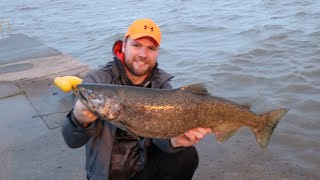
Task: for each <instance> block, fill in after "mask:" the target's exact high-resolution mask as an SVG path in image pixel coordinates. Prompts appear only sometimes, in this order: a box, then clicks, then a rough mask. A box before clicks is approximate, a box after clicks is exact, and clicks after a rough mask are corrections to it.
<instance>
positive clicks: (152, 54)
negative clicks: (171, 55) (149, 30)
mask: <svg viewBox="0 0 320 180" xmlns="http://www.w3.org/2000/svg"><path fill="white" fill-rule="evenodd" d="M122 52H123V53H124V66H125V68H126V70H127V73H129V76H135V77H142V76H146V75H148V73H149V72H150V71H151V70H152V69H153V67H154V66H155V64H156V62H157V58H158V54H159V47H158V45H157V43H156V42H155V41H154V40H153V39H152V38H150V37H142V38H139V39H136V40H134V39H132V38H130V37H128V39H127V42H126V43H124V44H123V46H122Z"/></svg>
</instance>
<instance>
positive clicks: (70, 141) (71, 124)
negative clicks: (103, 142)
mask: <svg viewBox="0 0 320 180" xmlns="http://www.w3.org/2000/svg"><path fill="white" fill-rule="evenodd" d="M95 124H96V123H91V124H90V125H89V126H88V127H85V128H84V127H82V126H81V125H80V124H79V123H78V122H77V120H76V119H75V117H74V116H73V110H71V112H70V113H69V114H68V115H67V117H66V120H65V121H64V124H63V126H62V135H63V138H64V141H65V142H66V144H67V145H68V146H69V147H70V148H79V147H81V146H83V145H85V144H86V143H87V142H88V141H89V139H90V138H91V137H92V136H93V134H94V133H98V132H97V131H96V128H95Z"/></svg>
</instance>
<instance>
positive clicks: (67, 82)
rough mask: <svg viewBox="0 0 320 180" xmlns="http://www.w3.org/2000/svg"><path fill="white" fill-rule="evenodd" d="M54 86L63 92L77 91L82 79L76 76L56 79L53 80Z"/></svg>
mask: <svg viewBox="0 0 320 180" xmlns="http://www.w3.org/2000/svg"><path fill="white" fill-rule="evenodd" d="M53 83H54V85H56V86H57V87H58V88H59V89H61V90H62V91H64V92H69V91H71V90H75V89H77V85H78V84H81V83H82V79H81V78H79V77H76V76H63V77H56V78H54V80H53Z"/></svg>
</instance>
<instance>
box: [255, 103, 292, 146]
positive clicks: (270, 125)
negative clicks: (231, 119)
mask: <svg viewBox="0 0 320 180" xmlns="http://www.w3.org/2000/svg"><path fill="white" fill-rule="evenodd" d="M287 112H288V109H277V110H273V111H270V112H268V113H264V114H261V116H262V118H263V121H265V124H263V125H262V126H261V127H258V128H251V129H252V131H253V132H254V134H255V136H256V139H257V141H258V143H259V145H260V146H261V147H262V148H263V149H265V148H267V146H268V144H269V140H270V138H271V135H272V133H273V130H274V129H275V128H276V126H277V124H278V123H279V121H280V120H281V118H282V117H283V116H284V115H285V114H286V113H287Z"/></svg>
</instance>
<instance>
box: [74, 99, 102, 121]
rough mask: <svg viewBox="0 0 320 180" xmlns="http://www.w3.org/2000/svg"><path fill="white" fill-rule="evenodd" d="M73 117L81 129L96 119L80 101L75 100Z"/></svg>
mask: <svg viewBox="0 0 320 180" xmlns="http://www.w3.org/2000/svg"><path fill="white" fill-rule="evenodd" d="M73 115H74V117H75V118H76V119H77V121H78V122H79V123H80V124H81V125H82V126H83V127H87V126H88V125H89V124H90V123H92V122H93V121H95V120H97V118H98V117H97V116H95V115H94V114H93V113H92V112H90V111H89V110H88V108H87V107H86V106H85V105H84V104H83V103H82V102H81V101H80V100H77V102H76V104H75V105H74V109H73Z"/></svg>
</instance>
